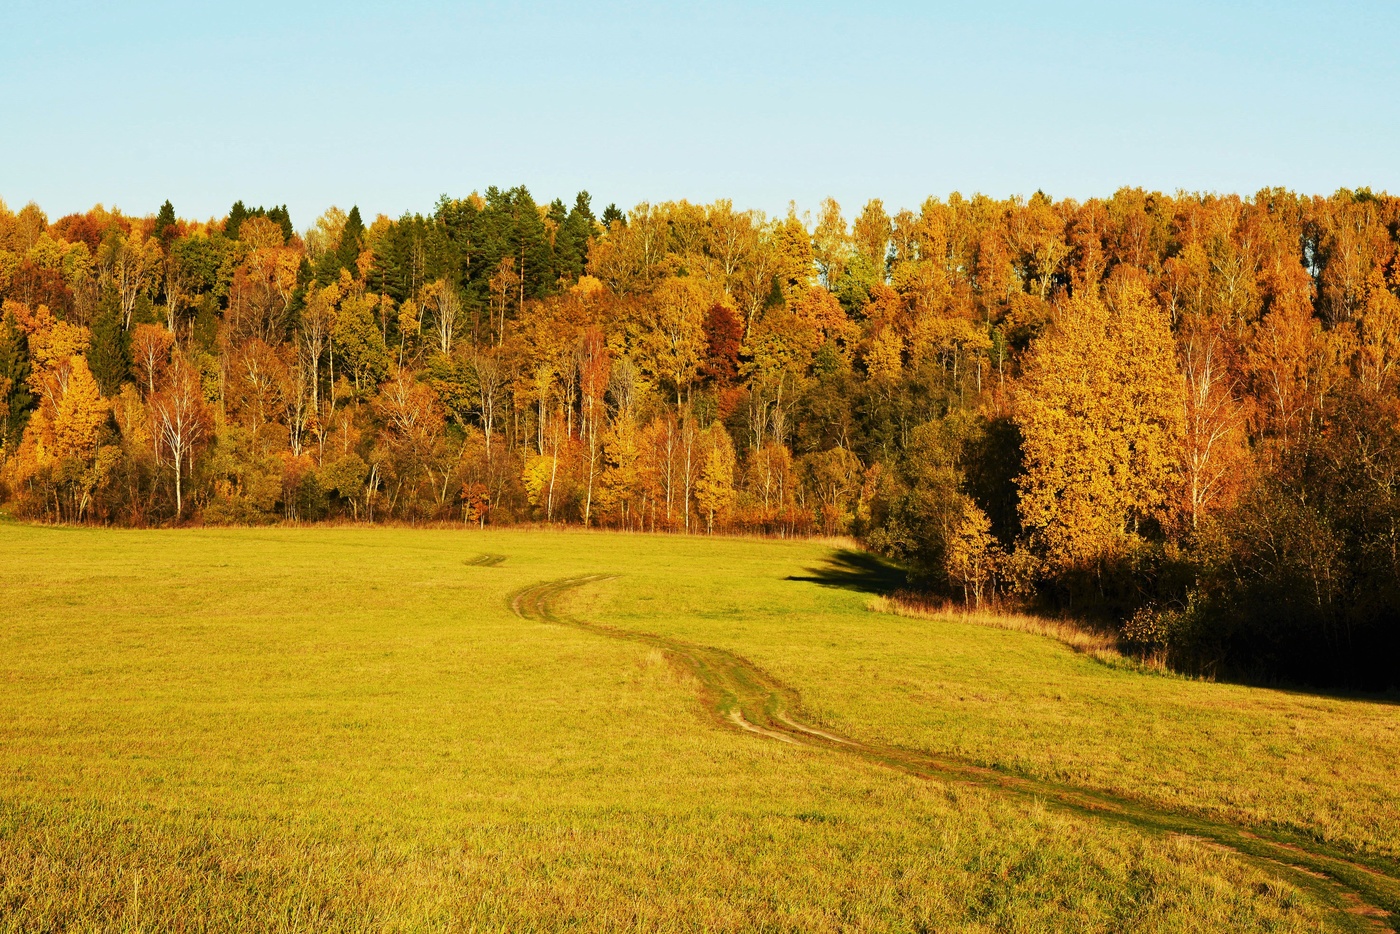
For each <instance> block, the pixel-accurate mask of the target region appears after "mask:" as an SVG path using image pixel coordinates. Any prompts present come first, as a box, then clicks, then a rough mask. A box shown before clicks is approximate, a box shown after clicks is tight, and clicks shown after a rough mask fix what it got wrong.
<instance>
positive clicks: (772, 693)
mask: <svg viewBox="0 0 1400 934" xmlns="http://www.w3.org/2000/svg"><path fill="white" fill-rule="evenodd" d="M490 557H491V558H497V559H500V560H503V558H501V556H496V555H492V556H490ZM483 563H484V562H483ZM492 563H498V562H492ZM609 579H610V578H609V577H607V576H603V575H592V576H587V577H573V578H567V579H564V580H557V581H549V582H546V583H541V584H536V585H534V586H531V587H527V588H525V589H524V590H520V591H517V592H516V593H514V594H512V595H511V597H510V606H511V609H512V610H514V612H515V613H516V614H517V615H519V616H521V617H523V618H525V619H532V620H537V621H541V622H547V623H554V624H558V625H563V626H571V627H573V628H575V629H582V630H585V631H587V632H590V633H594V634H596V635H600V636H606V637H608V638H612V639H621V640H625V641H628V642H636V643H640V644H642V645H646V646H650V647H652V648H655V649H659V650H660V651H662V652H664V653H665V654H666V655H667V657H668V658H669V659H670V661H671V662H672V663H673V664H675V665H678V666H680V667H682V668H684V669H686V670H689V671H690V672H691V673H692V674H693V675H694V676H695V677H696V679H697V680H698V681H699V683H700V684H701V685H702V688H701V692H702V695H703V696H702V700H703V701H704V706H705V709H706V711H707V712H708V713H709V714H710V715H711V716H712V717H713V718H714V720H715V721H716V723H717V724H718V725H719V726H721V727H724V728H728V729H738V730H743V731H745V732H748V733H753V734H756V735H759V736H762V737H764V738H767V739H771V740H775V741H777V742H782V743H788V744H791V745H800V746H807V747H813V748H820V749H828V750H835V751H838V752H840V753H843V754H846V755H851V756H856V757H858V758H861V759H864V760H866V761H868V762H872V763H876V764H879V765H882V766H886V767H889V768H893V769H898V770H900V771H902V772H906V773H909V774H912V775H917V776H920V777H925V778H937V779H939V780H942V781H955V782H960V783H964V784H969V785H976V786H979V787H985V788H992V789H996V790H998V791H1002V792H1006V793H1010V794H1017V795H1022V796H1025V797H1029V798H1034V799H1036V800H1038V801H1041V802H1045V803H1047V804H1052V805H1054V806H1057V807H1059V808H1061V809H1064V810H1068V811H1071V812H1074V813H1076V814H1079V815H1088V816H1092V817H1094V818H1097V819H1101V820H1112V821H1117V822H1119V823H1123V824H1128V825H1131V826H1133V827H1137V828H1139V829H1142V830H1146V831H1150V832H1156V833H1161V834H1176V835H1181V836H1186V837H1190V838H1194V839H1197V840H1200V841H1202V842H1204V843H1206V844H1207V845H1210V846H1214V847H1217V848H1220V849H1224V850H1228V851H1230V852H1232V853H1233V854H1235V855H1236V856H1238V857H1240V858H1242V859H1244V860H1245V861H1247V862H1250V863H1252V864H1254V865H1256V866H1258V867H1260V868H1262V869H1265V870H1267V871H1269V872H1270V873H1272V874H1274V875H1276V876H1279V877H1281V878H1284V879H1286V880H1287V881H1288V882H1290V883H1292V884H1293V885H1295V886H1296V887H1298V888H1299V889H1302V890H1304V891H1306V892H1308V893H1309V894H1310V895H1312V896H1313V897H1314V898H1315V899H1316V900H1317V901H1318V902H1319V903H1320V904H1321V905H1323V906H1324V907H1325V908H1326V909H1327V910H1328V912H1329V915H1330V917H1329V920H1330V921H1331V922H1332V924H1333V925H1335V927H1336V928H1337V929H1338V930H1343V931H1358V932H1385V931H1390V932H1394V931H1396V928H1395V927H1393V925H1394V924H1395V922H1396V921H1397V920H1400V870H1398V869H1397V867H1395V866H1393V865H1389V864H1386V863H1384V862H1382V861H1380V860H1375V861H1373V860H1370V859H1363V858H1362V857H1358V856H1356V855H1354V854H1347V853H1344V852H1341V851H1339V850H1336V849H1333V848H1330V847H1327V846H1324V845H1322V844H1319V843H1317V842H1315V841H1311V840H1307V839H1304V838H1293V837H1290V836H1286V835H1284V834H1282V833H1278V832H1275V831H1272V830H1269V829H1266V828H1262V827H1244V826H1236V825H1234V824H1230V823H1225V822H1221V821H1218V820H1213V819H1210V818H1205V817H1201V816H1198V815H1194V814H1189V813H1182V812H1176V811H1170V810H1165V809H1162V808H1160V807H1158V806H1155V805H1151V804H1147V803H1145V802H1142V801H1136V800H1133V799H1131V798H1126V797H1119V796H1115V795H1111V794H1108V793H1106V792H1102V791H1096V790H1091V789H1085V788H1076V787H1074V786H1072V785H1064V784H1057V783H1054V782H1049V781H1045V780H1042V779H1035V778H1028V777H1025V776H1021V775H1014V774H1011V773H1008V772H1002V771H999V770H997V769H992V768H987V767H985V766H980V765H977V764H975V763H973V762H968V761H964V760H960V759H957V758H952V757H949V756H945V755H935V754H932V753H929V752H926V751H922V750H910V749H902V748H898V747H894V746H884V745H879V744H875V743H869V742H865V741H863V740H859V739H855V738H853V737H849V736H843V735H841V734H839V733H836V732H834V731H831V730H827V729H823V728H821V727H819V726H817V725H814V724H812V723H809V722H807V721H806V719H805V718H804V717H803V714H802V703H801V698H800V697H799V696H798V693H797V692H796V691H795V690H793V689H792V688H790V687H788V686H786V685H784V684H782V683H781V682H780V681H778V680H777V679H776V678H774V677H772V676H771V675H769V674H767V673H766V672H764V671H763V670H762V669H761V668H759V667H758V666H757V665H755V664H753V663H752V662H750V661H749V660H748V659H745V658H743V657H741V656H739V655H735V654H734V653H732V652H727V651H725V650H723V649H718V648H714V647H712V646H705V645H696V644H694V643H690V642H686V641H683V640H680V639H673V638H670V637H667V636H661V635H656V634H654V633H647V632H638V631H634V630H630V629H622V628H619V627H616V626H609V625H607V624H605V623H599V622H594V621H591V620H585V619H580V618H578V617H575V616H573V615H571V614H569V613H567V612H565V611H564V610H563V609H562V607H561V602H562V599H563V598H564V597H565V596H566V595H567V594H568V593H569V592H570V591H573V590H575V589H577V588H579V587H583V586H585V585H587V584H591V583H597V582H600V581H604V580H609Z"/></svg>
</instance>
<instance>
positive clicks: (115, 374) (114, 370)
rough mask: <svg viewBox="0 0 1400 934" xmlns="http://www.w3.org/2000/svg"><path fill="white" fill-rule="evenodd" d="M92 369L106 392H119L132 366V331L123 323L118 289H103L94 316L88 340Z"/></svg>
mask: <svg viewBox="0 0 1400 934" xmlns="http://www.w3.org/2000/svg"><path fill="white" fill-rule="evenodd" d="M87 358H88V369H90V370H92V375H93V378H94V379H96V380H97V386H98V388H99V389H101V390H102V394H103V395H104V396H113V395H116V393H117V390H119V389H120V388H121V385H122V382H123V381H124V380H126V378H127V374H128V373H129V372H130V370H131V335H130V334H129V333H127V331H126V329H125V328H123V327H122V308H121V299H120V297H119V296H118V295H117V292H116V290H115V289H113V288H111V287H110V286H109V287H108V288H105V289H103V290H102V298H101V299H100V300H99V302H98V308H97V314H96V316H95V317H94V318H93V319H92V340H91V342H90V343H89V344H88V353H87Z"/></svg>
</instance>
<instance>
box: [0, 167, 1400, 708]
mask: <svg viewBox="0 0 1400 934" xmlns="http://www.w3.org/2000/svg"><path fill="white" fill-rule="evenodd" d="M1397 296H1400V198H1395V197H1390V196H1387V195H1378V194H1373V193H1372V192H1370V191H1369V190H1367V189H1358V190H1355V191H1351V190H1342V191H1339V192H1337V193H1336V194H1334V195H1332V196H1330V197H1314V196H1304V195H1299V194H1295V193H1292V192H1289V191H1284V190H1264V191H1261V192H1259V193H1257V194H1256V195H1253V196H1250V197H1240V196H1235V195H1214V194H1212V195H1202V194H1188V193H1178V194H1175V195H1164V194H1160V193H1149V192H1145V191H1142V190H1135V189H1123V190H1120V191H1119V192H1117V193H1116V194H1114V195H1113V196H1112V197H1110V198H1106V199H1092V200H1088V201H1085V202H1082V203H1081V202H1077V201H1074V200H1058V201H1057V200H1053V199H1052V198H1049V197H1046V196H1045V195H1043V194H1040V193H1037V194H1035V195H1034V196H1032V197H1030V198H1012V199H1008V200H996V199H993V198H989V197H984V196H975V197H971V198H967V197H962V196H959V195H957V194H954V195H952V196H949V197H947V198H944V199H939V198H930V199H929V200H928V201H926V202H925V203H924V204H923V205H922V207H921V208H920V209H919V210H918V211H917V212H915V211H909V210H902V211H899V212H898V213H895V214H894V215H893V216H891V214H890V213H889V212H888V211H887V210H886V208H885V207H884V205H882V203H881V202H880V201H877V200H876V201H870V202H869V203H868V204H866V205H865V206H864V207H863V208H862V209H861V210H860V211H859V212H858V213H856V214H855V215H854V217H852V218H848V217H846V216H844V215H843V212H842V208H841V207H840V206H839V205H837V204H836V203H835V202H834V201H827V202H825V203H824V204H822V205H821V207H820V209H819V210H818V211H817V212H816V213H815V215H814V216H811V215H802V214H798V213H797V212H796V210H793V211H790V212H789V213H788V214H787V216H785V217H777V218H772V217H766V216H764V215H763V214H761V213H758V212H753V211H741V210H738V209H736V208H735V207H734V206H733V205H732V204H730V203H729V202H726V201H718V202H715V203H713V204H709V205H696V204H690V203H687V202H685V201H679V202H669V203H664V204H639V205H637V206H635V207H633V208H632V209H631V210H630V211H627V212H626V213H624V212H622V211H620V210H618V209H617V208H616V207H614V206H609V207H608V208H607V209H606V210H603V211H601V212H599V213H595V208H594V206H593V205H592V203H591V201H590V198H589V196H588V194H587V193H581V194H579V195H578V196H577V197H576V198H575V199H574V200H573V202H572V203H571V204H566V203H565V202H563V201H562V200H556V201H553V202H551V203H548V204H542V203H538V202H536V201H535V200H534V199H533V198H532V196H531V194H530V193H529V192H528V191H527V190H526V189H525V188H523V187H518V188H513V189H510V190H502V189H498V188H494V187H493V188H489V189H487V190H486V192H485V194H484V195H479V194H475V193H473V194H471V195H470V196H468V197H465V198H460V199H459V198H451V197H447V196H444V197H443V198H442V199H441V200H440V201H439V202H438V203H437V205H436V206H435V207H434V209H433V210H432V212H431V213H430V214H427V215H423V214H416V213H414V214H405V215H404V216H402V217H400V218H398V219H391V218H389V217H385V216H380V217H377V218H374V219H369V220H367V219H366V218H365V217H362V216H361V214H360V212H359V210H358V209H355V208H352V209H350V210H349V211H348V212H346V211H342V210H340V209H338V208H331V209H329V210H328V211H326V212H325V213H324V214H323V215H322V216H321V217H319V218H316V219H315V220H314V222H312V223H311V224H310V225H309V226H307V227H305V228H303V229H298V228H297V227H296V226H295V225H294V224H293V219H292V218H291V217H290V216H289V213H288V211H287V210H286V209H285V208H284V207H277V206H273V207H252V206H249V205H245V204H244V203H243V202H242V201H240V202H238V203H236V204H234V205H233V207H232V209H231V210H230V211H229V213H228V215H227V217H223V218H214V219H209V220H203V221H200V220H191V219H186V218H181V217H179V216H178V215H177V213H176V211H175V209H174V208H173V207H172V205H171V204H170V203H169V202H166V204H164V205H163V206H161V208H160V209H159V211H158V212H156V213H152V214H149V215H145V216H132V215H126V214H123V213H121V212H119V211H115V210H108V209H105V208H103V207H101V206H98V207H95V208H93V209H92V210H90V211H88V212H86V213H83V214H73V215H69V216H66V217H62V218H58V219H50V218H49V217H47V216H46V215H45V214H44V212H43V211H42V210H41V208H40V207H39V206H36V205H34V204H30V205H28V206H26V207H24V208H22V209H20V210H18V211H15V210H13V209H11V208H8V207H6V206H5V205H4V204H3V202H0V299H3V302H4V306H3V307H4V313H3V323H2V324H0V499H3V501H4V502H5V503H6V504H7V505H6V507H5V508H6V509H8V510H9V511H10V512H11V513H12V514H14V515H15V516H17V517H23V518H28V519H32V520H38V521H48V522H63V523H94V524H108V525H120V526H169V525H184V524H192V523H203V524H235V525H257V524H265V523H310V522H321V521H339V522H361V523H375V522H394V523H404V524H408V523H459V524H462V523H464V524H470V525H478V526H484V525H509V524H524V523H543V524H570V525H577V526H586V527H597V528H611V529H622V530H637V531H647V532H652V531H657V532H659V531H669V532H678V533H685V532H688V533H692V534H714V533H721V532H724V533H750V534H761V535H771V536H805V535H828V536H852V537H855V538H856V539H858V540H859V541H861V542H862V543H863V544H864V545H866V546H867V547H868V548H870V549H871V550H873V551H876V552H879V553H881V554H883V555H885V556H888V557H889V558H891V559H893V560H895V561H896V562H898V563H899V564H900V565H902V566H904V567H907V568H909V569H910V575H911V586H913V587H916V588H918V589H919V590H921V591H923V592H925V593H930V594H933V595H936V596H937V598H939V599H944V598H946V599H952V600H956V601H959V602H962V601H965V602H966V603H967V604H969V605H971V606H983V605H1021V606H1034V607H1036V608H1039V609H1042V610H1049V611H1053V612H1058V613H1064V614H1068V615H1072V616H1074V617H1075V618H1079V619H1085V620H1090V621H1093V622H1094V623H1095V624H1096V625H1100V626H1103V627H1112V628H1114V629H1116V630H1117V631H1118V632H1119V633H1121V637H1122V639H1123V640H1124V642H1125V644H1127V645H1131V646H1134V647H1135V648H1136V650H1137V651H1139V652H1140V653H1142V654H1143V655H1145V656H1151V657H1154V658H1158V659H1162V660H1164V661H1165V662H1166V663H1167V664H1169V665H1170V666H1172V667H1175V668H1177V669H1179V670H1182V671H1186V672H1190V673H1200V674H1209V675H1221V676H1247V677H1255V678H1265V679H1279V680H1283V681H1286V682H1293V683H1297V682H1305V683H1314V684H1326V685H1335V686H1345V687H1353V688H1384V687H1387V686H1390V685H1393V684H1395V683H1397V681H1400V676H1398V675H1397V671H1398V670H1400V665H1398V664H1397V659H1400V365H1398V364H1400V297H1397Z"/></svg>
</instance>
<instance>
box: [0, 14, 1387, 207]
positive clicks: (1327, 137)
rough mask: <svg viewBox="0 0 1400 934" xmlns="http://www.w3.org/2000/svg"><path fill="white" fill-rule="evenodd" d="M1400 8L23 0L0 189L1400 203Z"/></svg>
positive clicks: (315, 196) (56, 202) (603, 200)
mask: <svg viewBox="0 0 1400 934" xmlns="http://www.w3.org/2000/svg"><path fill="white" fill-rule="evenodd" d="M1397 49H1400V3H1396V2H1394V0H1386V2H1375V3H1347V4H1329V3H1326V2H1320V0H1314V2H1309V3H1306V4H1302V3H1293V2H1288V0H1275V2H1268V3H1262V2H1261V3H1229V2H1216V3H1194V2H1177V3H1171V4H1152V3H1131V4H1130V3H1122V2H1118V3H1057V4H1049V3H1015V2H991V0H983V2H967V3H959V4H939V3H933V2H928V3H907V2H879V0H866V2H862V3H855V2H852V3H840V4H838V3H824V2H820V0H809V2H805V3H757V2H753V3H729V2H715V3H675V4H661V3H625V2H614V3H582V2H570V3H429V2H417V0H404V2H399V3H393V4H390V3H378V4H372V3H358V2H353V0H341V2H337V3H296V2H292V0H283V2H278V3H266V2H259V0H245V2H237V3H218V4H215V3H208V4H205V3H189V2H180V3H143V2H138V0H132V2H124V3H110V2H102V3H77V2H64V0H46V2H43V3H36V2H29V0H4V2H3V3H0V101H3V106H0V198H4V199H5V201H6V202H7V203H8V204H9V205H10V206H11V208H18V207H19V206H20V205H22V204H24V203H25V202H28V201H30V200H34V201H37V202H38V203H39V204H40V206H41V207H43V208H44V209H45V210H46V211H47V212H48V214H49V216H50V217H51V218H56V217H58V216H61V215H63V214H66V213H69V212H73V211H81V210H86V209H87V208H89V207H91V206H92V205H93V204H95V203H99V202H100V203H103V204H106V205H108V206H109V207H110V206H117V207H120V208H121V209H122V210H124V211H126V212H128V213H130V214H136V215H144V214H150V213H154V212H155V211H156V209H157V208H158V207H159V206H160V204H161V202H163V201H164V200H165V199H167V198H169V199H170V200H171V201H172V202H173V203H174V205H175V208H176V211H177V213H179V214H180V215H181V216H183V217H190V218H207V217H213V216H217V217H222V216H223V215H224V214H225V213H227V211H228V207H229V205H230V204H231V203H232V202H233V201H234V200H236V199H241V200H243V201H244V202H246V203H248V204H249V205H256V204H265V205H269V206H270V205H273V204H283V203H285V204H287V205H288V207H289V208H290V210H291V213H292V219H293V222H294V223H295V224H296V225H297V227H298V228H305V227H307V226H309V225H310V224H311V223H312V221H313V220H314V218H315V217H316V215H318V214H320V212H321V211H322V210H324V209H325V208H326V207H328V206H330V205H332V204H335V205H339V206H341V207H343V208H347V209H348V207H349V206H350V205H351V204H358V205H359V206H360V209H361V211H362V212H363V213H364V214H365V215H366V217H367V218H368V217H372V216H373V215H375V214H378V213H385V214H389V215H391V216H398V215H400V214H402V213H403V212H405V211H422V212H425V213H426V212H429V211H431V209H432V206H433V204H434V202H435V201H436V200H437V198H438V196H439V195H441V194H444V193H446V194H450V195H453V196H457V197H460V196H463V195H466V194H467V193H469V192H471V191H473V190H483V189H485V188H486V187H487V186H490V185H498V186H501V187H509V186H513V185H517V184H524V185H526V186H528V187H529V189H530V190H531V192H532V193H533V194H534V195H535V197H536V199H537V200H540V201H547V200H551V199H553V198H556V197H558V198H562V199H564V200H565V202H566V203H571V202H572V200H573V196H574V193H575V192H577V191H579V190H580V189H587V190H588V191H589V192H591V194H592V196H593V202H594V206H595V210H597V211H601V209H602V207H603V206H604V205H606V204H608V203H610V202H616V203H617V204H618V205H619V206H621V207H623V208H624V209H627V208H630V207H631V206H632V205H634V204H636V203H637V202H639V201H644V200H646V201H662V200H672V199H679V198H687V199H689V200H691V201H701V202H708V201H712V200H714V199H716V198H730V199H732V200H733V201H734V203H735V205H736V206H737V207H740V208H756V209H761V210H764V211H766V212H768V213H770V214H781V213H783V212H785V211H786V210H787V206H788V204H789V203H790V202H796V204H797V206H798V209H799V211H815V209H816V208H817V206H818V204H819V203H820V201H821V199H823V198H825V197H827V196H832V197H835V198H836V199H837V200H838V201H840V202H841V204H842V205H843V207H844V208H845V210H846V213H847V215H848V216H849V215H852V214H854V213H856V212H857V211H858V210H859V209H860V206H861V205H862V204H864V202H865V201H866V200H868V199H870V198H881V199H883V200H884V202H885V205H886V207H887V208H889V209H891V210H894V209H898V208H900V207H910V208H915V209H917V207H918V205H919V204H920V203H921V202H922V201H923V200H924V198H926V197H927V196H929V195H938V196H940V197H942V196H946V195H947V194H948V193H949V192H952V191H961V192H963V193H965V194H968V193H972V192H978V191H980V192H984V193H987V194H990V195H994V196H998V197H1004V196H1007V195H1023V196H1025V195H1030V194H1032V193H1033V192H1035V191H1036V190H1042V191H1045V192H1046V193H1047V194H1050V195H1051V196H1053V197H1056V198H1060V197H1073V198H1077V199H1084V198H1088V197H1093V196H1096V195H1101V196H1107V195H1110V194H1112V192H1113V191H1114V190H1116V189H1117V188H1119V187H1121V186H1124V185H1130V186H1142V187H1145V188H1148V189H1156V190H1162V191H1175V190H1177V189H1185V190H1189V191H1222V192H1225V191H1236V192H1241V193H1252V192H1254V191H1257V190H1258V189H1260V188H1261V187H1264V186H1276V185H1278V186H1284V187H1288V188H1292V189H1294V190H1298V191H1303V192H1306V193H1331V192H1333V191H1335V190H1336V189H1337V188H1339V187H1343V186H1345V187H1353V188H1354V187H1358V186H1363V185H1365V186H1370V187H1371V188H1373V189H1375V190H1377V191H1379V190H1390V191H1400V54H1397Z"/></svg>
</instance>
